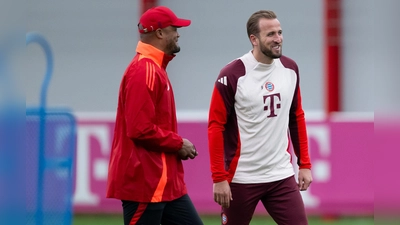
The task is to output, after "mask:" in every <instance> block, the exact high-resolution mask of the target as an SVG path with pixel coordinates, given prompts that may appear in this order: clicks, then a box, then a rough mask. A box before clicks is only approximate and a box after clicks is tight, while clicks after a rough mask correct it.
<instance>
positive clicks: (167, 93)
mask: <svg viewBox="0 0 400 225" xmlns="http://www.w3.org/2000/svg"><path fill="white" fill-rule="evenodd" d="M136 51H137V54H136V56H135V57H134V58H133V60H132V62H131V63H130V65H129V66H128V67H127V69H126V71H125V73H124V76H123V78H122V81H121V85H120V90H119V98H118V109H117V115H116V123H115V131H114V139H113V142H112V149H111V156H110V164H109V170H108V182H107V197H108V198H117V199H121V200H128V201H136V202H161V201H171V200H174V199H177V198H179V197H182V196H183V195H185V194H186V193H187V190H186V185H185V183H184V179H183V178H184V171H183V165H182V161H181V159H179V158H178V155H177V151H179V150H180V149H181V148H182V145H183V140H182V137H181V136H179V135H178V134H177V119H176V109H175V102H174V94H173V90H172V86H171V83H170V81H169V79H168V76H167V73H166V70H165V69H166V67H167V65H168V62H169V61H170V60H172V58H173V56H170V55H166V54H164V52H162V51H160V50H158V49H157V48H155V47H153V46H151V45H148V44H145V43H143V42H140V41H139V43H138V46H137V49H136Z"/></svg>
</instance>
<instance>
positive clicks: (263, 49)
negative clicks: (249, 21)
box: [260, 45, 282, 59]
mask: <svg viewBox="0 0 400 225" xmlns="http://www.w3.org/2000/svg"><path fill="white" fill-rule="evenodd" d="M260 51H261V52H262V53H263V54H264V55H265V56H267V57H269V58H271V59H277V58H280V57H281V56H282V50H281V51H280V53H278V54H274V53H273V52H272V51H271V50H270V49H267V48H266V47H264V46H263V45H261V46H260Z"/></svg>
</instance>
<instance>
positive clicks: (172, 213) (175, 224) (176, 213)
mask: <svg viewBox="0 0 400 225" xmlns="http://www.w3.org/2000/svg"><path fill="white" fill-rule="evenodd" d="M122 208H123V213H124V224H125V225H160V224H162V225H203V222H202V221H201V219H200V217H199V215H198V213H197V211H196V209H195V208H194V206H193V203H192V200H191V199H190V197H189V195H184V196H182V197H180V198H178V199H176V200H173V201H170V202H157V203H141V202H132V201H124V200H123V201H122Z"/></svg>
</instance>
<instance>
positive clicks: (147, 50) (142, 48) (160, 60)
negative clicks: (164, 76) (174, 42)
mask: <svg viewBox="0 0 400 225" xmlns="http://www.w3.org/2000/svg"><path fill="white" fill-rule="evenodd" d="M136 52H137V53H139V54H141V55H143V57H145V58H150V59H151V60H153V61H154V62H155V63H156V64H157V65H158V66H160V67H162V68H163V69H166V68H167V65H168V63H169V62H170V61H171V60H172V59H173V58H174V57H175V55H167V54H165V53H164V52H163V51H161V50H160V49H158V48H156V47H154V46H152V45H149V44H146V43H143V42H141V41H139V43H138V45H137V47H136Z"/></svg>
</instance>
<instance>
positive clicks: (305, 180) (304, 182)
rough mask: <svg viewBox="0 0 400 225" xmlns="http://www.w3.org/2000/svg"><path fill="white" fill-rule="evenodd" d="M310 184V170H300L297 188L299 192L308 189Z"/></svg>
mask: <svg viewBox="0 0 400 225" xmlns="http://www.w3.org/2000/svg"><path fill="white" fill-rule="evenodd" d="M311 182H312V175H311V170H310V169H300V170H299V188H300V191H305V190H307V189H308V187H310V184H311Z"/></svg>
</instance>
